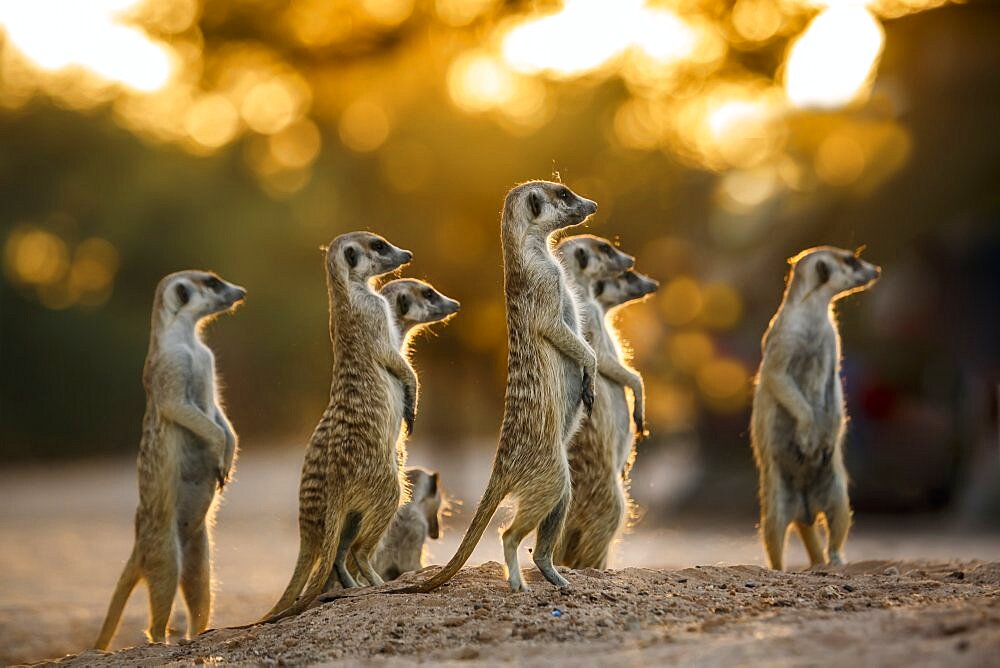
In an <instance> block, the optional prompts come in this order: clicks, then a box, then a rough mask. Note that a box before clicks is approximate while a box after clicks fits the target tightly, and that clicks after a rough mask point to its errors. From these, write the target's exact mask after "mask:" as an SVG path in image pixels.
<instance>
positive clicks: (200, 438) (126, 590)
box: [94, 271, 246, 650]
mask: <svg viewBox="0 0 1000 668" xmlns="http://www.w3.org/2000/svg"><path fill="white" fill-rule="evenodd" d="M245 297H246V290H244V289H243V288H241V287H239V286H236V285H233V284H231V283H227V282H226V281H223V280H222V279H220V278H219V277H218V276H216V275H215V274H213V273H210V272H205V271H180V272H176V273H173V274H170V275H168V276H166V277H165V278H163V279H162V280H161V281H160V283H159V285H157V288H156V293H155V297H154V299H153V313H152V319H151V320H152V322H151V327H150V337H149V352H148V354H147V356H146V363H145V366H144V367H143V372H142V382H143V387H144V388H145V390H146V412H145V415H144V417H143V421H142V438H141V440H140V443H139V457H138V466H137V468H138V472H139V507H138V509H137V510H136V513H135V545H134V546H133V548H132V554H131V556H129V559H128V562H127V563H126V565H125V569H124V571H123V572H122V574H121V577H119V579H118V584H117V586H116V587H115V592H114V595H113V596H112V598H111V604H110V605H109V606H108V613H107V616H106V617H105V620H104V625H103V626H102V628H101V631H100V634H99V635H98V636H97V640H96V641H95V642H94V647H95V648H97V649H101V650H103V649H107V647H108V645H109V644H110V642H111V638H112V637H113V636H114V634H115V631H116V630H117V629H118V622H119V620H120V619H121V614H122V610H123V608H124V607H125V603H126V602H127V601H128V598H129V596H130V595H131V593H132V590H133V589H135V586H136V585H137V584H138V583H139V581H140V580H145V581H146V586H147V587H148V588H149V611H150V622H149V628H148V629H147V631H146V635H147V636H148V638H149V640H150V642H160V643H162V642H165V641H166V633H167V622H168V621H169V619H170V612H171V609H172V608H173V603H174V596H175V594H176V593H177V587H178V584H179V585H180V589H181V593H182V594H183V596H184V602H185V603H186V605H187V610H188V637H193V636H195V635H197V634H199V633H201V632H202V631H204V630H205V629H206V628H208V620H209V616H210V615H211V608H212V565H211V551H212V538H211V533H210V529H211V526H212V522H213V518H214V514H215V507H216V502H217V500H218V498H219V492H220V491H221V490H222V488H223V487H224V486H225V484H226V482H227V481H228V480H229V479H230V477H231V475H232V468H233V462H234V461H235V457H236V446H237V439H236V432H235V431H233V427H232V425H231V424H230V422H229V419H228V418H227V417H226V414H225V412H224V411H223V409H222V403H221V397H220V395H219V390H218V383H217V381H216V376H215V357H214V356H213V355H212V351H211V350H210V349H209V348H208V346H206V345H205V344H204V342H203V341H202V338H201V333H202V330H203V328H204V326H205V324H207V323H208V321H209V320H211V319H212V318H213V317H214V316H216V315H218V314H220V313H223V312H226V311H229V310H231V309H233V308H234V307H235V305H236V304H238V303H240V302H242V301H243V300H244V298H245Z"/></svg>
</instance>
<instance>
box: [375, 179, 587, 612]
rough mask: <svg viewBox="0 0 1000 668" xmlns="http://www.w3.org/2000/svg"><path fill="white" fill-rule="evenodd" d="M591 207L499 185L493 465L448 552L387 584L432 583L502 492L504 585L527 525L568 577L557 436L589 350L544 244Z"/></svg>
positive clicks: (513, 584) (539, 553)
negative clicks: (498, 381)
mask: <svg viewBox="0 0 1000 668" xmlns="http://www.w3.org/2000/svg"><path fill="white" fill-rule="evenodd" d="M596 211H597V204H595V203H594V202H592V201H591V200H588V199H584V198H583V197H580V196H579V195H577V194H575V193H574V192H572V191H571V190H570V189H569V188H566V187H565V186H563V185H561V184H558V183H551V182H548V181H531V182H528V183H524V184H521V185H519V186H516V187H515V188H513V189H512V190H511V191H510V192H509V193H507V197H506V199H505V201H504V208H503V213H502V216H501V222H500V233H501V240H502V246H503V257H504V292H505V295H506V302H507V334H508V351H507V391H506V394H505V397H504V416H503V424H502V426H501V432H500V442H499V445H498V447H497V453H496V456H495V458H494V460H493V470H492V473H491V474H490V479H489V482H488V483H487V485H486V490H485V491H484V493H483V497H482V499H481V500H480V501H479V506H478V507H477V508H476V513H475V516H474V517H473V519H472V523H471V524H470V526H469V529H468V531H467V532H466V534H465V537H464V538H463V539H462V542H461V545H460V546H459V548H458V551H457V552H456V554H455V556H454V557H452V559H451V561H449V562H448V564H447V565H446V566H445V567H444V568H442V569H441V570H440V571H439V572H438V573H437V574H435V575H434V576H433V577H431V578H430V579H428V580H426V581H424V582H421V583H419V584H417V585H415V586H413V587H407V588H404V589H399V590H395V591H396V592H398V593H404V592H427V591H431V590H433V589H435V588H437V587H440V586H441V585H443V584H444V583H445V582H447V581H448V580H450V579H451V578H452V577H454V575H455V574H456V573H457V572H458V571H459V569H460V568H461V567H462V565H463V564H464V563H465V562H466V561H467V560H468V558H469V555H470V554H471V553H472V550H473V549H474V548H475V546H476V544H477V543H478V542H479V539H480V538H481V537H482V535H483V532H484V531H485V530H486V527H487V525H488V524H489V522H490V519H492V517H493V514H494V513H495V512H496V510H497V508H498V507H499V505H500V503H501V502H502V501H503V500H504V499H505V498H507V497H508V496H512V497H514V498H515V499H516V500H517V513H516V514H515V516H514V519H513V521H512V522H511V524H510V525H509V526H508V527H507V528H506V529H504V531H503V540H502V542H503V551H504V561H505V564H506V570H507V580H508V583H509V584H510V588H511V590H512V591H515V592H516V591H528V587H527V586H526V585H525V584H524V581H523V579H522V578H521V570H520V565H519V563H518V557H517V550H518V547H519V546H520V544H521V541H523V540H524V538H525V537H526V536H527V535H528V534H529V533H530V532H531V531H533V530H537V531H536V541H535V549H534V553H533V555H532V556H533V559H534V562H535V565H536V566H537V567H538V569H539V570H540V571H541V572H542V574H543V575H544V576H545V579H546V580H548V581H549V582H550V583H552V584H553V585H555V586H557V587H565V586H567V584H568V583H567V582H566V579H565V578H563V576H562V575H560V574H559V572H558V571H557V570H556V569H555V567H554V566H553V565H552V551H553V548H554V547H555V542H556V539H557V538H558V536H559V532H560V531H561V530H562V524H563V520H564V517H565V514H566V509H567V507H568V506H569V501H570V477H569V465H568V463H567V460H566V444H567V441H568V440H569V439H570V438H571V437H572V436H573V434H574V433H575V432H576V429H577V427H578V426H579V422H580V418H581V415H582V414H583V413H584V412H586V413H588V414H589V412H590V410H591V408H592V406H593V401H594V380H595V378H596V373H597V358H596V356H595V355H594V351H593V350H592V349H591V347H590V346H589V345H588V344H587V342H586V341H585V340H584V339H583V337H582V336H581V335H580V332H579V314H578V312H577V305H576V298H575V296H574V294H573V290H572V289H571V288H570V287H569V285H568V284H567V279H566V276H565V272H564V270H563V267H562V264H561V263H560V262H559V261H558V260H557V259H556V257H555V255H554V253H553V250H554V249H553V236H554V235H555V233H556V232H558V231H560V230H563V229H566V228H568V227H572V226H575V225H579V224H580V223H582V222H583V221H584V220H586V219H587V218H588V217H590V216H591V215H592V214H593V213H594V212H596Z"/></svg>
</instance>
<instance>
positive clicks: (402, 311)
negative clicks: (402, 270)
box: [396, 293, 410, 315]
mask: <svg viewBox="0 0 1000 668" xmlns="http://www.w3.org/2000/svg"><path fill="white" fill-rule="evenodd" d="M396 310H397V311H399V315H406V314H407V313H409V312H410V297H409V296H408V295H405V294H402V293H400V295H399V296H398V297H396Z"/></svg>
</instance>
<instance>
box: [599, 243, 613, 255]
mask: <svg viewBox="0 0 1000 668" xmlns="http://www.w3.org/2000/svg"><path fill="white" fill-rule="evenodd" d="M601 252H602V253H604V254H605V255H607V256H608V257H611V255H612V254H613V253H614V249H613V248H611V245H610V244H601Z"/></svg>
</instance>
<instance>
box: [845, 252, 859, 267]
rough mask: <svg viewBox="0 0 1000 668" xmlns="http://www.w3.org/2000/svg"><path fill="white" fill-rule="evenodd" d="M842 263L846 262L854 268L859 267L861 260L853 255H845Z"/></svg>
mask: <svg viewBox="0 0 1000 668" xmlns="http://www.w3.org/2000/svg"><path fill="white" fill-rule="evenodd" d="M844 264H846V265H847V266H848V267H850V268H851V269H855V270H857V269H860V268H861V260H859V259H858V258H856V257H855V256H853V255H845V256H844Z"/></svg>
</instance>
